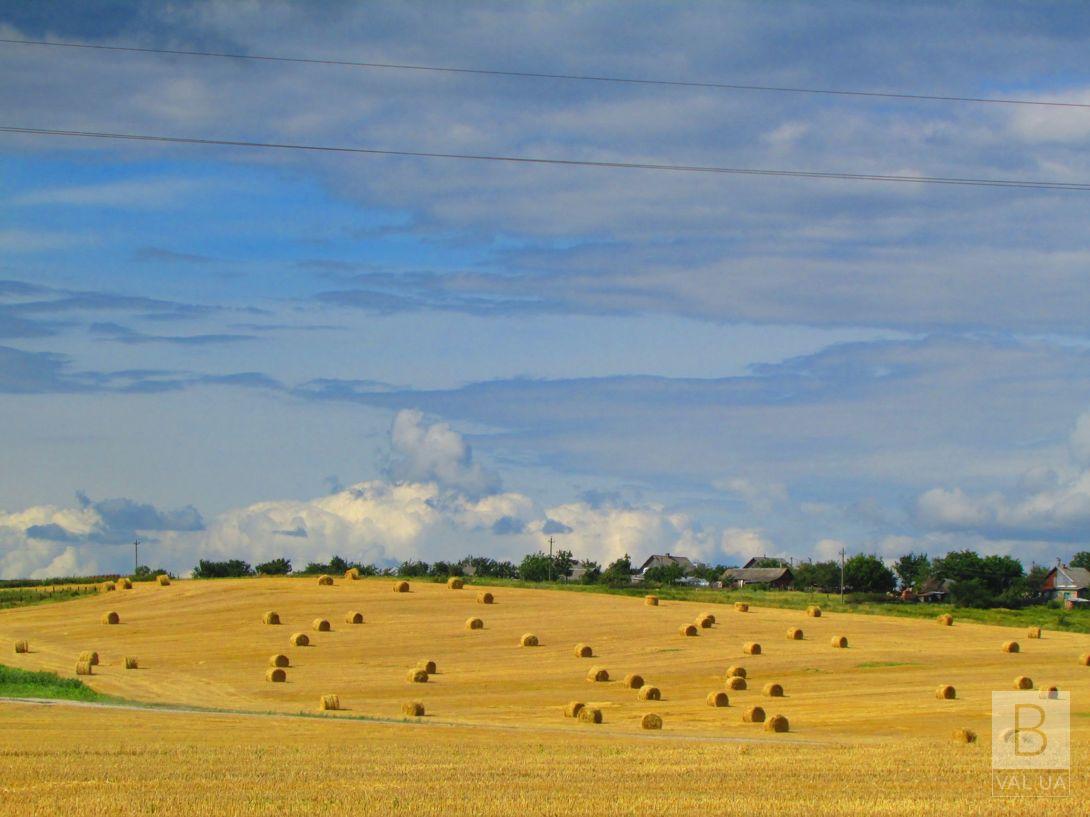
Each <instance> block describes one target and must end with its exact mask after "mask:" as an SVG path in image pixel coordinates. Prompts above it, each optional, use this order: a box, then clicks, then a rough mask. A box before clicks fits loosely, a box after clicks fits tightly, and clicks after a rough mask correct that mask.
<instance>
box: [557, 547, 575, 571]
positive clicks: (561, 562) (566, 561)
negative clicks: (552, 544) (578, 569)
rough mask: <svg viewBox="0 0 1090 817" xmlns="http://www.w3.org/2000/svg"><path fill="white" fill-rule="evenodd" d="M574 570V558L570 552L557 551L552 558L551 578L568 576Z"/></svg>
mask: <svg viewBox="0 0 1090 817" xmlns="http://www.w3.org/2000/svg"><path fill="white" fill-rule="evenodd" d="M574 568H575V557H574V556H572V555H571V551H570V550H558V551H557V552H556V554H555V555H554V556H553V576H554V577H559V576H570V575H571V574H572V570H573V569H574Z"/></svg>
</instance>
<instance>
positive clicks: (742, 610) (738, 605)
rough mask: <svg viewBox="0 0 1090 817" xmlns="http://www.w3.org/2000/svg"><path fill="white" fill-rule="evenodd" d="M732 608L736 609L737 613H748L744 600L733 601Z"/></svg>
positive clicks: (747, 606)
mask: <svg viewBox="0 0 1090 817" xmlns="http://www.w3.org/2000/svg"><path fill="white" fill-rule="evenodd" d="M734 609H735V610H737V611H738V612H739V613H748V612H749V605H748V604H746V602H744V601H736V602H734Z"/></svg>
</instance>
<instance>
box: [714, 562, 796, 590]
mask: <svg viewBox="0 0 1090 817" xmlns="http://www.w3.org/2000/svg"><path fill="white" fill-rule="evenodd" d="M719 578H720V580H721V581H722V582H723V587H737V588H739V589H741V588H743V587H747V586H754V587H767V588H770V589H772V590H784V589H786V588H788V587H790V586H791V582H793V581H794V580H795V576H794V574H793V573H792V572H791V568H789V567H730V568H727V569H726V570H724V571H723V574H722V575H721V576H720V577H719Z"/></svg>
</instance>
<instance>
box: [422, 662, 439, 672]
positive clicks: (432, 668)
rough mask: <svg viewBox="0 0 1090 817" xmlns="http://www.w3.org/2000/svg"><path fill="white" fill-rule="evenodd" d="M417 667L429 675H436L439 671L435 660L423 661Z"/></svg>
mask: <svg viewBox="0 0 1090 817" xmlns="http://www.w3.org/2000/svg"><path fill="white" fill-rule="evenodd" d="M416 667H417V669H422V670H424V672H426V673H427V674H428V675H435V673H436V672H438V671H439V668H438V667H437V666H436V664H435V662H434V661H421V662H420V663H418V664H417V665H416Z"/></svg>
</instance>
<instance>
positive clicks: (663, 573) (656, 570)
mask: <svg viewBox="0 0 1090 817" xmlns="http://www.w3.org/2000/svg"><path fill="white" fill-rule="evenodd" d="M684 575H685V571H684V570H683V569H682V567H681V565H676V564H669V565H656V566H655V567H649V568H647V570H645V571H644V573H643V580H644V581H645V582H650V583H652V584H676V583H677V582H679V581H680V580H681V578H682V577H683V576H684Z"/></svg>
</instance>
